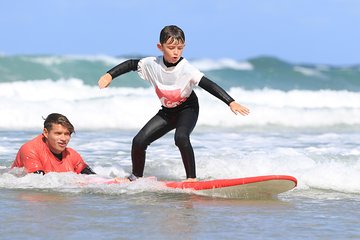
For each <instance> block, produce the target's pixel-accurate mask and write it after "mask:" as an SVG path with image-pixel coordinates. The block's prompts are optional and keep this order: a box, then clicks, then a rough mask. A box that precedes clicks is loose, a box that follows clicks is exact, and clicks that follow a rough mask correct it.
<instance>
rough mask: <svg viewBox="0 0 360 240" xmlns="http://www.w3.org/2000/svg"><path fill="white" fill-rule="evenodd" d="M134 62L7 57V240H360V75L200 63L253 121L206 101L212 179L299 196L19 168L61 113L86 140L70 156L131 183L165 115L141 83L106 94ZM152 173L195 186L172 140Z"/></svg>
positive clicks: (2, 129) (2, 137) (2, 170)
mask: <svg viewBox="0 0 360 240" xmlns="http://www.w3.org/2000/svg"><path fill="white" fill-rule="evenodd" d="M125 59H127V58H125V57H110V56H0V113H1V117H0V192H1V198H0V203H1V204H0V210H1V213H2V217H1V218H0V219H1V220H0V225H1V226H2V228H1V230H0V232H1V233H2V234H1V237H0V239H20V238H24V237H26V238H30V239H47V238H52V239H78V238H83V237H88V236H91V237H92V238H97V239H169V238H171V239H249V238H250V239H280V238H283V239H304V238H308V239H359V238H360V231H359V230H358V219H359V217H360V216H359V215H360V213H359V212H360V211H359V208H360V207H359V202H360V174H359V172H360V145H359V142H360V133H359V130H360V65H357V66H326V65H311V64H294V63H288V62H285V61H282V60H279V59H276V58H272V57H259V58H255V59H249V60H243V61H237V60H233V59H220V60H212V59H190V60H189V61H190V62H191V63H193V64H194V65H195V66H197V67H198V68H199V69H200V70H201V71H203V72H204V73H205V74H206V75H207V76H208V77H209V78H210V79H212V80H213V81H215V82H217V83H218V84H219V85H220V86H223V87H224V88H225V89H226V90H227V91H228V92H229V93H230V95H231V96H232V97H233V98H235V99H236V100H237V101H238V102H240V103H241V104H243V105H245V106H247V107H249V108H250V110H251V114H250V115H249V116H246V117H243V116H236V115H234V114H233V113H232V112H231V111H230V110H229V109H228V107H227V106H226V105H225V104H224V103H222V102H221V101H219V100H218V99H216V98H214V97H213V96H211V95H210V94H209V93H207V92H205V91H203V90H202V89H200V88H197V89H195V91H196V93H197V95H198V97H199V102H200V116H199V120H198V124H197V127H196V128H195V129H194V132H193V134H192V144H193V147H194V151H195V155H196V165H197V175H198V178H200V179H212V178H233V177H248V176H257V175H268V174H284V175H292V176H294V177H296V178H297V180H298V186H297V187H296V188H295V189H294V190H292V191H289V192H286V193H283V194H280V195H279V196H278V197H277V198H275V199H227V198H216V197H205V196H200V195H196V194H194V193H191V192H183V191H170V190H168V189H165V188H164V187H163V186H162V185H161V184H159V183H158V182H156V181H153V180H151V179H143V180H141V181H138V182H136V183H131V184H122V185H116V186H115V185H112V186H110V185H101V184H90V185H89V184H83V183H84V182H87V181H88V180H89V179H88V178H91V177H89V176H83V175H76V174H72V173H62V174H59V173H51V174H47V175H45V176H39V175H33V174H30V175H25V174H24V173H23V172H22V170H21V169H13V170H10V168H9V167H10V165H11V163H12V161H13V159H14V157H15V155H16V152H17V150H18V148H19V147H20V146H21V145H22V144H23V143H24V142H25V141H27V140H29V139H31V138H33V137H34V136H36V135H37V134H39V133H40V132H41V131H42V124H43V119H42V117H46V116H47V115H48V114H49V113H52V112H60V113H63V114H65V115H66V116H67V117H68V118H69V119H70V121H71V122H72V123H73V124H74V125H75V128H76V133H75V134H74V135H73V137H72V139H71V142H70V144H69V146H71V147H73V148H75V149H76V150H77V151H78V152H80V153H81V155H82V156H83V157H84V159H85V160H86V162H87V163H89V165H90V166H91V167H92V168H93V169H94V170H95V171H96V172H97V173H98V175H100V176H101V177H125V176H127V175H128V174H129V173H130V170H131V159H130V149H131V141H132V138H133V136H135V134H136V133H137V131H138V130H139V129H140V128H141V127H142V126H143V125H144V124H145V123H146V121H147V120H148V119H149V118H150V117H152V116H153V115H154V114H155V113H156V112H157V110H158V109H159V107H160V103H159V100H158V99H157V98H156V97H155V94H154V90H153V89H151V88H150V87H149V85H148V84H147V82H145V81H143V80H141V79H140V78H139V77H138V76H137V74H136V73H129V74H127V75H125V76H121V77H119V78H118V79H116V80H114V82H113V83H112V84H111V87H110V88H107V89H103V90H100V89H98V87H97V85H96V83H97V80H98V78H99V76H101V75H102V74H103V73H104V72H106V70H108V69H109V68H111V67H113V66H114V65H116V64H118V63H120V62H122V61H123V60H125ZM145 175H146V176H156V177H157V178H158V179H172V180H182V179H184V178H185V172H184V169H183V166H182V162H181V159H180V154H179V152H178V150H177V148H176V147H175V146H174V141H173V134H172V133H169V134H168V135H166V136H165V137H164V138H161V139H159V140H158V141H156V142H155V143H153V144H152V145H151V146H150V147H149V148H148V151H147V161H146V167H145ZM19 225H21V226H22V227H23V229H21V231H19Z"/></svg>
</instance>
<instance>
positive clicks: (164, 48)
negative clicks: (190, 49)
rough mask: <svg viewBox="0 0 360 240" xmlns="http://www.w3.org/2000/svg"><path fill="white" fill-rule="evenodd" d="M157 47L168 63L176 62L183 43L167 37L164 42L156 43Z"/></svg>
mask: <svg viewBox="0 0 360 240" xmlns="http://www.w3.org/2000/svg"><path fill="white" fill-rule="evenodd" d="M157 47H158V48H159V50H160V51H161V52H163V54H164V59H165V61H167V62H168V63H176V62H177V61H179V59H180V57H181V56H182V53H183V51H184V47H185V44H184V43H183V42H180V41H178V40H175V39H173V38H169V39H168V40H167V42H166V43H163V44H161V43H158V44H157Z"/></svg>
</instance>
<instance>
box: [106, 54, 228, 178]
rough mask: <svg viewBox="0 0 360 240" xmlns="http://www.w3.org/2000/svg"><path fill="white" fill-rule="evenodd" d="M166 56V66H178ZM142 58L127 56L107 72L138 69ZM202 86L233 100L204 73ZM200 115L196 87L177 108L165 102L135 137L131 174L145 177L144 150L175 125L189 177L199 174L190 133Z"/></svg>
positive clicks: (117, 74)
mask: <svg viewBox="0 0 360 240" xmlns="http://www.w3.org/2000/svg"><path fill="white" fill-rule="evenodd" d="M182 59H183V58H181V59H180V60H179V61H178V62H177V63H175V64H171V63H167V62H166V61H165V60H164V63H165V65H166V66H167V67H173V66H176V65H177V64H178V63H179V62H180V61H181V60H182ZM139 61H140V59H131V60H127V61H125V62H123V63H121V64H119V65H117V66H115V67H114V68H112V69H111V70H109V71H108V73H109V74H110V75H111V76H112V78H113V79H114V78H116V77H118V76H119V75H121V74H124V73H127V72H130V71H136V70H137V67H138V63H139ZM199 86H200V87H201V88H203V89H204V90H206V91H208V92H209V93H211V94H212V95H214V96H215V97H217V98H219V99H220V100H222V101H223V102H225V103H226V104H227V105H229V104H230V103H231V102H233V101H234V99H233V98H231V97H230V96H229V95H228V94H227V93H226V92H225V91H224V90H223V89H222V88H221V87H220V86H218V85H217V84H216V83H214V82H213V81H211V80H209V79H208V78H206V77H205V76H203V77H202V78H201V80H200V82H199ZM198 115H199V103H198V98H197V96H196V94H195V92H194V91H192V93H191V95H190V96H189V97H188V98H187V99H186V101H185V102H183V103H182V104H180V105H179V106H177V107H174V108H167V107H164V106H162V109H161V110H159V112H158V113H157V114H156V115H155V116H154V117H153V118H151V119H150V120H149V121H148V122H147V123H146V124H145V126H144V127H143V128H142V129H141V130H140V131H139V133H138V134H137V135H136V136H135V137H134V139H133V142H132V149H131V158H132V174H133V175H135V176H136V177H142V176H143V172H144V166H145V154H146V149H147V147H148V146H149V145H150V144H151V143H152V142H154V141H155V140H157V139H159V138H160V137H162V136H164V135H165V134H166V133H168V132H169V131H171V130H173V129H175V136H174V139H175V145H176V146H177V147H178V148H179V150H180V153H181V157H182V160H183V164H184V167H185V171H186V177H187V178H196V169H195V156H194V152H193V148H192V146H191V143H190V134H191V132H192V130H193V129H194V127H195V125H196V122H197V119H198Z"/></svg>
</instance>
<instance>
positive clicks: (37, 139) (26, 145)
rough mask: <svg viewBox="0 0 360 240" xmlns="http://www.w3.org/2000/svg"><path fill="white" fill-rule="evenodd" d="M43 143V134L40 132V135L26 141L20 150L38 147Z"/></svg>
mask: <svg viewBox="0 0 360 240" xmlns="http://www.w3.org/2000/svg"><path fill="white" fill-rule="evenodd" d="M43 144H44V142H43V135H42V134H40V135H38V136H36V137H35V138H33V139H31V140H29V141H27V142H26V143H24V144H23V145H22V146H21V148H20V150H30V149H37V148H39V147H41V146H42V145H43Z"/></svg>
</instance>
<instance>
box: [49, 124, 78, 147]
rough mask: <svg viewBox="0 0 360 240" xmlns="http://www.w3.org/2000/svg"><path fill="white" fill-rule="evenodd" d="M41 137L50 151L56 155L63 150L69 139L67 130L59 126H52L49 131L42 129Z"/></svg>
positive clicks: (69, 134)
mask: <svg viewBox="0 0 360 240" xmlns="http://www.w3.org/2000/svg"><path fill="white" fill-rule="evenodd" d="M43 135H44V136H45V138H46V144H47V145H48V147H49V148H50V150H51V151H52V152H53V153H56V154H60V153H62V152H63V151H64V150H65V148H66V146H67V144H68V143H69V141H70V138H71V133H70V132H69V130H68V129H67V128H66V127H64V126H62V125H60V124H53V125H52V127H51V130H50V131H48V130H47V129H46V128H44V131H43Z"/></svg>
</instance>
